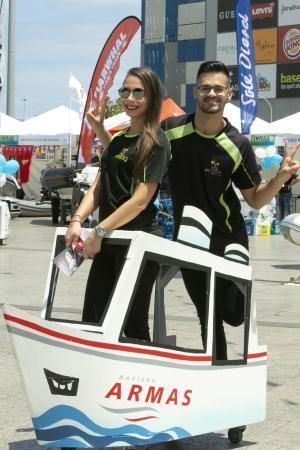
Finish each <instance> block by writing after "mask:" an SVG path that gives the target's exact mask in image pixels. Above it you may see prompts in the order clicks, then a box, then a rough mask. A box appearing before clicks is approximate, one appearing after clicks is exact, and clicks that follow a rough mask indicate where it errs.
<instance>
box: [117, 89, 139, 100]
mask: <svg viewBox="0 0 300 450" xmlns="http://www.w3.org/2000/svg"><path fill="white" fill-rule="evenodd" d="M118 93H119V96H120V97H121V98H128V97H129V96H130V94H132V95H133V98H134V99H135V100H142V98H144V97H145V91H144V89H141V88H135V89H129V88H127V87H122V88H120V89H119V90H118Z"/></svg>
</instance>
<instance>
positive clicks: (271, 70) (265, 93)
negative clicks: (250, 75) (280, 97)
mask: <svg viewBox="0 0 300 450" xmlns="http://www.w3.org/2000/svg"><path fill="white" fill-rule="evenodd" d="M255 71H256V80H257V86H258V92H259V96H260V97H266V98H275V97H276V64H257V65H256V67H255Z"/></svg>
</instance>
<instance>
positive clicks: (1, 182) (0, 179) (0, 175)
mask: <svg viewBox="0 0 300 450" xmlns="http://www.w3.org/2000/svg"><path fill="white" fill-rule="evenodd" d="M5 183H6V175H5V173H0V187H2V186H4V185H5Z"/></svg>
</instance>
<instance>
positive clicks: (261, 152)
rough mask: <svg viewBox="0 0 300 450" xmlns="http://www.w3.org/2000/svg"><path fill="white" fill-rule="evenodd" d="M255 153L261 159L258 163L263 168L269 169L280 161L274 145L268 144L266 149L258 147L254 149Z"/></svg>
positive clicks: (280, 157)
mask: <svg viewBox="0 0 300 450" xmlns="http://www.w3.org/2000/svg"><path fill="white" fill-rule="evenodd" d="M255 155H256V156H257V157H258V158H261V159H262V160H261V162H260V165H261V167H262V168H263V169H270V167H271V166H272V165H273V164H274V165H276V164H278V165H279V164H280V163H281V161H282V156H280V155H278V154H277V153H276V147H274V145H269V147H267V148H266V149H264V148H262V147H258V148H257V149H255Z"/></svg>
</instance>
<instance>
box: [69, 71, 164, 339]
mask: <svg viewBox="0 0 300 450" xmlns="http://www.w3.org/2000/svg"><path fill="white" fill-rule="evenodd" d="M119 95H120V98H121V100H122V106H123V108H124V110H125V111H126V113H127V114H128V116H129V117H130V119H131V123H130V126H129V127H128V128H127V129H126V130H123V131H120V132H119V133H117V134H115V135H114V136H111V135H110V134H109V133H108V132H107V131H106V130H105V128H104V123H103V122H104V117H105V110H106V106H107V102H108V97H107V98H105V99H104V101H103V102H102V103H100V104H98V105H96V107H95V109H93V108H92V109H90V110H89V112H88V120H89V122H90V124H91V126H92V128H93V130H94V131H95V133H96V135H97V136H98V137H99V139H100V141H101V143H102V144H103V145H104V147H105V150H104V152H103V154H102V157H101V167H100V171H99V173H98V175H97V177H96V179H95V181H94V182H93V184H92V185H91V187H90V188H89V190H88V191H87V193H86V195H85V196H84V198H83V200H82V202H81V203H80V206H79V207H78V209H77V211H76V213H75V214H74V216H73V218H72V219H71V223H70V226H69V228H68V230H67V233H66V244H67V245H76V242H77V240H78V237H79V236H80V232H81V224H82V223H83V222H84V220H85V219H86V218H87V217H88V216H89V215H90V214H91V213H92V212H93V211H94V210H95V209H96V208H97V207H98V206H99V213H100V221H99V225H97V226H96V227H95V229H94V230H93V231H92V232H91V233H90V235H89V237H88V238H87V239H86V241H85V242H84V252H83V254H84V257H85V258H92V259H93V263H92V266H91V269H90V273H89V278H88V282H87V287H86V294H85V300H84V309H83V316H82V319H83V321H85V322H95V323H99V321H101V320H102V317H103V313H104V311H105V308H106V306H107V304H108V301H109V298H110V295H111V293H112V291H113V287H114V285H115V283H116V281H117V278H118V275H119V273H120V270H121V268H122V265H123V263H124V261H125V255H126V252H127V248H125V247H124V246H121V245H108V244H106V242H105V240H103V238H104V237H105V236H109V234H110V233H111V232H112V231H113V230H117V229H118V230H120V229H122V230H138V231H145V232H148V233H154V234H159V227H158V225H157V223H156V222H155V216H156V211H157V208H156V207H155V205H154V201H155V200H156V198H157V195H158V192H159V186H160V183H161V181H162V178H163V176H164V174H165V173H166V170H167V165H168V161H169V158H170V144H169V141H168V139H167V137H166V135H165V133H164V132H163V131H162V130H161V129H160V125H159V118H160V109H161V104H162V89H161V84H160V81H159V78H158V77H157V75H156V74H155V73H154V72H153V71H152V70H150V69H148V68H145V67H140V68H132V69H130V70H129V71H128V73H127V76H126V78H125V80H124V82H123V85H122V87H121V88H120V89H119ZM158 270H159V265H158V263H156V262H153V261H147V263H146V265H145V267H144V270H143V273H142V276H141V280H140V283H139V286H138V288H137V291H136V293H135V297H134V299H133V303H132V307H131V310H130V313H129V317H128V319H127V322H126V325H125V330H124V332H125V335H126V336H127V337H130V338H137V339H143V340H148V341H149V340H150V333H149V326H148V310H149V304H150V297H151V292H152V287H153V283H154V280H155V278H156V276H157V273H158Z"/></svg>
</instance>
